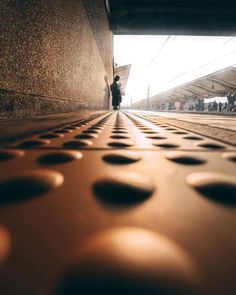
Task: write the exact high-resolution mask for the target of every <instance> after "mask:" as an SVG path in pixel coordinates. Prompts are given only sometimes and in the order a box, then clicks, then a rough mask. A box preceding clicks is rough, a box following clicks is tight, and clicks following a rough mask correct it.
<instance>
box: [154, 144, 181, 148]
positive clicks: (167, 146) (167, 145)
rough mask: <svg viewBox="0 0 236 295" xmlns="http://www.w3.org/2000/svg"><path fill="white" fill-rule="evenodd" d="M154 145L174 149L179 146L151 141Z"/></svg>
mask: <svg viewBox="0 0 236 295" xmlns="http://www.w3.org/2000/svg"><path fill="white" fill-rule="evenodd" d="M153 145H154V146H157V147H160V148H166V149H174V148H178V147H180V146H179V145H178V144H174V143H153Z"/></svg>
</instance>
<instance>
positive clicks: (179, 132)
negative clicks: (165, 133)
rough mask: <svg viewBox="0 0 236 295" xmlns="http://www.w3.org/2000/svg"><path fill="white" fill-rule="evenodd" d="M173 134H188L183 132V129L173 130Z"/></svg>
mask: <svg viewBox="0 0 236 295" xmlns="http://www.w3.org/2000/svg"><path fill="white" fill-rule="evenodd" d="M173 134H178V135H186V134H188V132H185V131H175V132H173Z"/></svg>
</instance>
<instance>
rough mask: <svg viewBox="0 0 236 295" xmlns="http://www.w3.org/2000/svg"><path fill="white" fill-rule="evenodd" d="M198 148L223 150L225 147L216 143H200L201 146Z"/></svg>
mask: <svg viewBox="0 0 236 295" xmlns="http://www.w3.org/2000/svg"><path fill="white" fill-rule="evenodd" d="M198 146H199V147H203V148H207V149H215V150H217V149H219V150H220V149H225V146H223V145H220V144H217V143H211V142H209V143H208V142H206V143H201V144H198Z"/></svg>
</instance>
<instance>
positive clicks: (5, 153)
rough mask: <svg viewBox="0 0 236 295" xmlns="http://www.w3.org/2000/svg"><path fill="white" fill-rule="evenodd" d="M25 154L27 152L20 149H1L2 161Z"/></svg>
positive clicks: (0, 158) (0, 159)
mask: <svg viewBox="0 0 236 295" xmlns="http://www.w3.org/2000/svg"><path fill="white" fill-rule="evenodd" d="M24 155H25V152H23V151H19V150H10V149H2V150H0V162H1V161H6V160H11V159H15V158H18V157H22V156H24Z"/></svg>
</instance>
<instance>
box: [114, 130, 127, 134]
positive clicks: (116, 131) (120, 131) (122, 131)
mask: <svg viewBox="0 0 236 295" xmlns="http://www.w3.org/2000/svg"><path fill="white" fill-rule="evenodd" d="M112 133H114V134H119V133H128V132H127V131H124V130H113V131H112Z"/></svg>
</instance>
